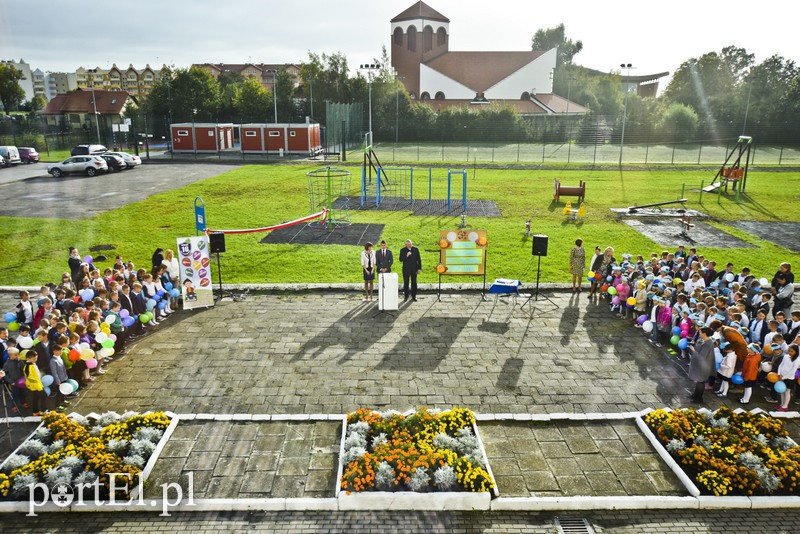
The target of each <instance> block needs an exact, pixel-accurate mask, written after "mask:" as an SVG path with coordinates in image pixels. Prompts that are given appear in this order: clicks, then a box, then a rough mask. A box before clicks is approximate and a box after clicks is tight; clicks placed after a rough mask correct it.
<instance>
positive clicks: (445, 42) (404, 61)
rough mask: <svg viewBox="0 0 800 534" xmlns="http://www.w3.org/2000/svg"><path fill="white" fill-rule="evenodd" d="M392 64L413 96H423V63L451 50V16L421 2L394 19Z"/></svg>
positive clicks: (392, 21)
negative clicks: (420, 83) (420, 75)
mask: <svg viewBox="0 0 800 534" xmlns="http://www.w3.org/2000/svg"><path fill="white" fill-rule="evenodd" d="M391 25H392V35H391V40H392V51H391V57H392V67H394V69H395V70H396V71H397V74H398V76H402V78H403V80H402V81H403V84H404V85H405V86H406V89H407V90H408V92H409V93H410V94H411V98H413V99H417V98H419V90H420V88H419V73H420V65H421V64H422V63H425V62H426V61H430V60H431V59H433V58H435V57H438V56H440V55H441V54H444V53H446V52H447V51H448V46H449V41H450V19H448V18H447V17H445V16H444V15H442V14H441V13H439V12H438V11H436V10H435V9H433V8H432V7H430V6H429V5H428V4H426V3H425V2H417V3H416V4H414V5H413V6H411V7H409V8H408V9H406V10H405V11H403V12H402V13H400V14H399V15H397V16H396V17H395V18H393V19H392V20H391Z"/></svg>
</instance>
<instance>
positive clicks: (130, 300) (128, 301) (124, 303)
mask: <svg viewBox="0 0 800 534" xmlns="http://www.w3.org/2000/svg"><path fill="white" fill-rule="evenodd" d="M135 298H136V297H135V296H134V295H133V293H131V288H130V286H129V285H128V284H124V285H123V286H122V288H121V289H120V290H119V304H120V306H121V307H122V309H123V310H128V313H129V314H130V315H131V317H136V316H137V315H138V314H139V312H138V311H137V310H138V309H139V307H138V306H137V305H136V304H134V299H135ZM130 335H131V336H132V337H136V336H141V335H142V323H141V322H140V321H136V323H134V326H133V330H132V331H131V332H130Z"/></svg>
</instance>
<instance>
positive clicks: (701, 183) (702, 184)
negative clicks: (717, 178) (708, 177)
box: [700, 180, 705, 204]
mask: <svg viewBox="0 0 800 534" xmlns="http://www.w3.org/2000/svg"><path fill="white" fill-rule="evenodd" d="M703 186H705V180H700V204H702V203H703Z"/></svg>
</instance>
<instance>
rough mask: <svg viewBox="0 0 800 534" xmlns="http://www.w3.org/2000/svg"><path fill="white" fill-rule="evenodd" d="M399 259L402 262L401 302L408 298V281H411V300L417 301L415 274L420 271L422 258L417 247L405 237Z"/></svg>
mask: <svg viewBox="0 0 800 534" xmlns="http://www.w3.org/2000/svg"><path fill="white" fill-rule="evenodd" d="M400 261H401V262H402V264H403V302H405V301H407V300H408V293H409V287H408V286H409V282H411V300H413V301H414V302H416V301H417V275H418V274H419V273H420V272H421V271H422V258H421V257H420V255H419V249H418V248H417V247H415V246H414V245H413V243H411V240H410V239H406V246H405V247H404V248H403V249H401V250H400Z"/></svg>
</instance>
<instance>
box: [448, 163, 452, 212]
mask: <svg viewBox="0 0 800 534" xmlns="http://www.w3.org/2000/svg"><path fill="white" fill-rule="evenodd" d="M451 176H452V175H451V173H450V169H447V211H450V177H451Z"/></svg>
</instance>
